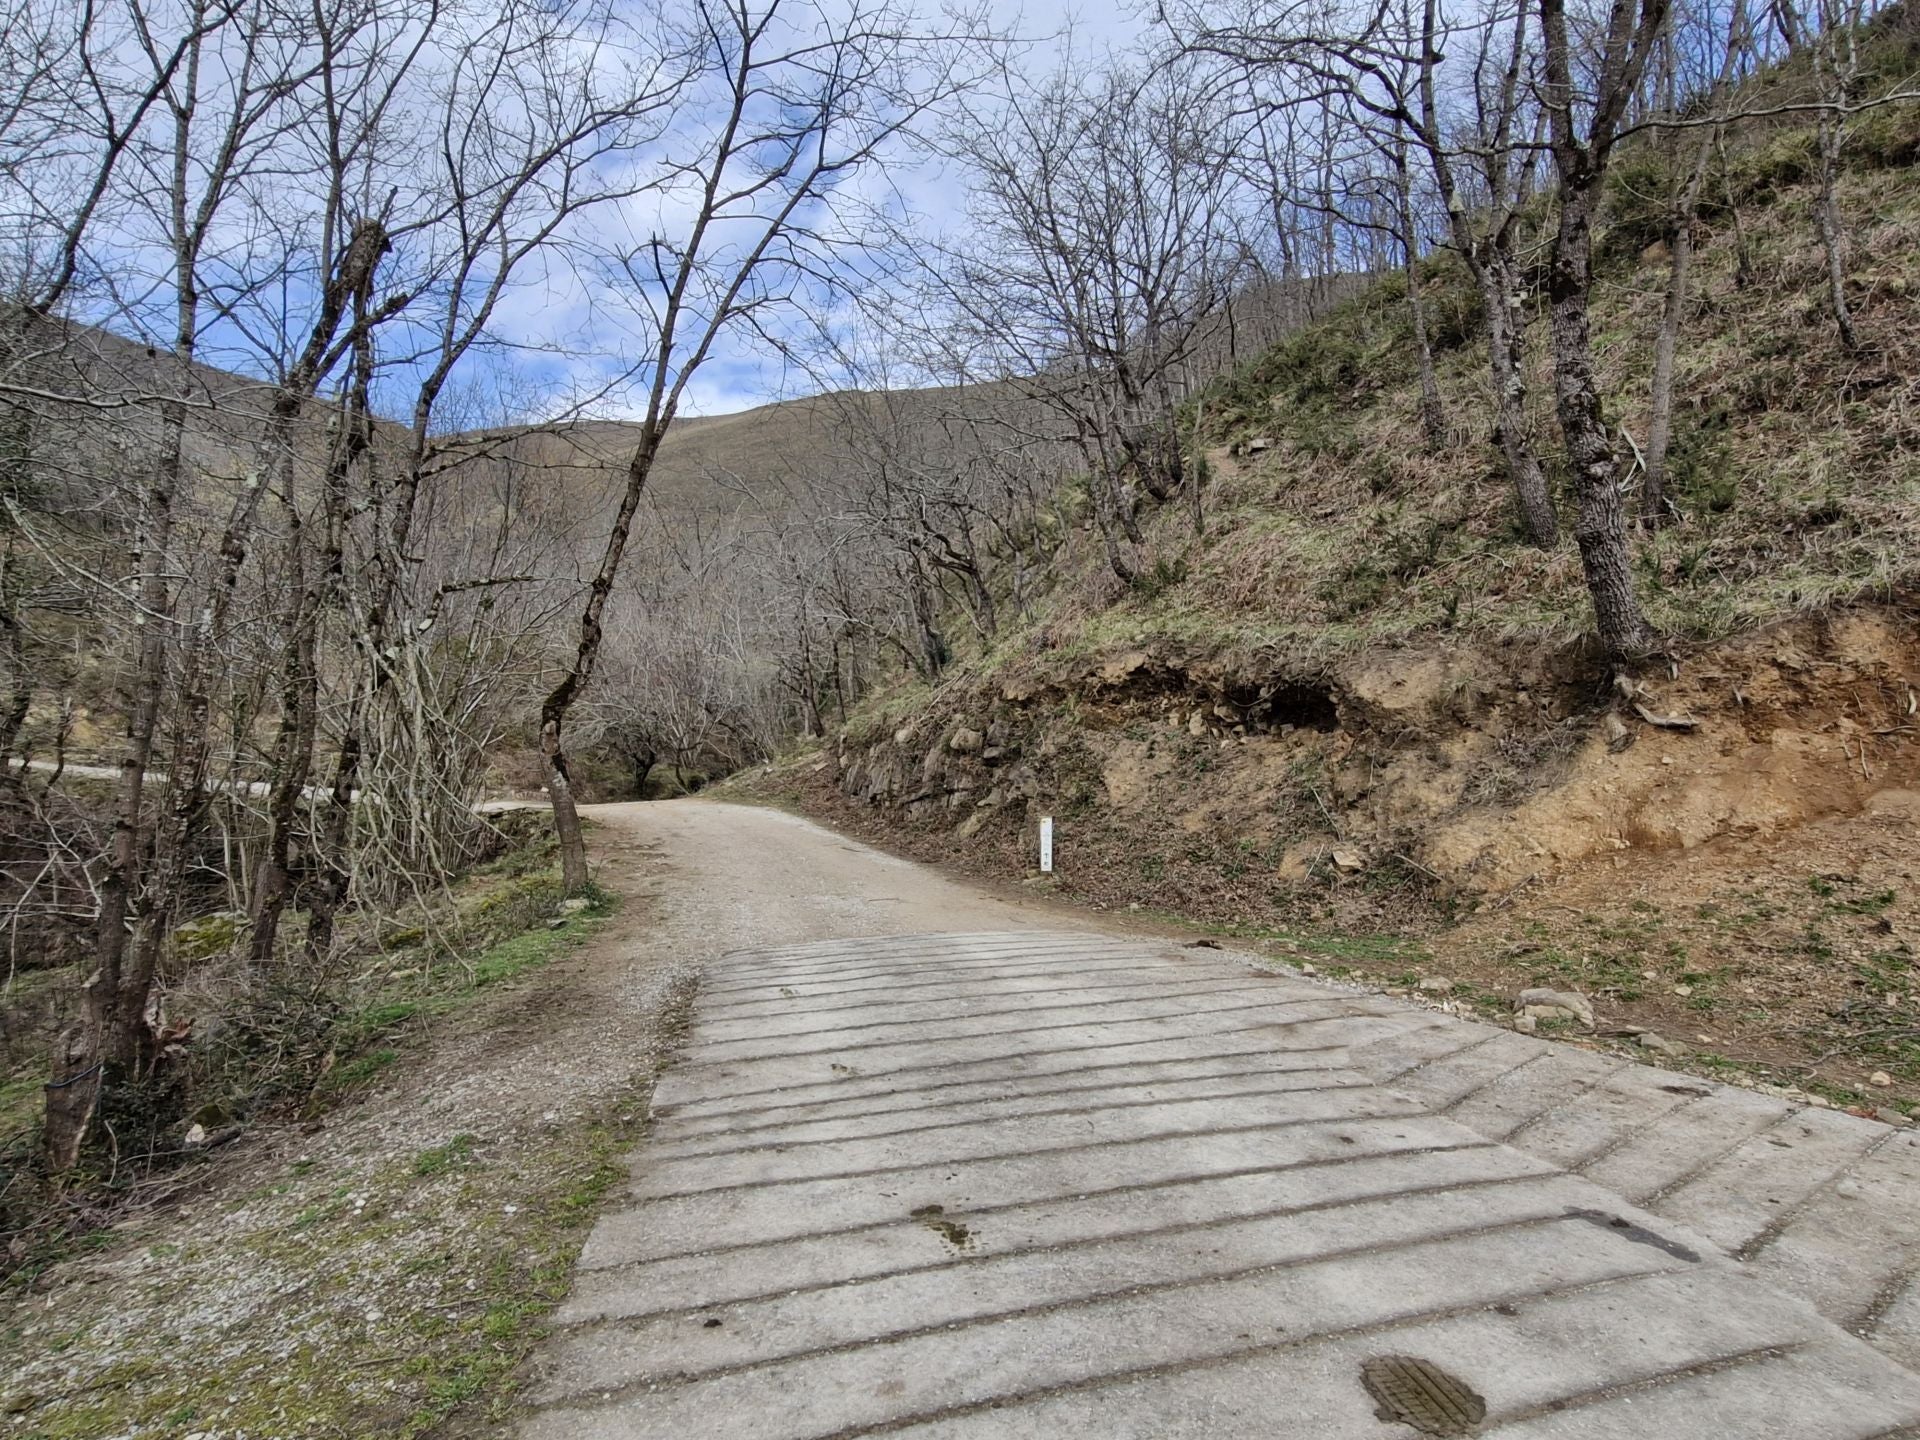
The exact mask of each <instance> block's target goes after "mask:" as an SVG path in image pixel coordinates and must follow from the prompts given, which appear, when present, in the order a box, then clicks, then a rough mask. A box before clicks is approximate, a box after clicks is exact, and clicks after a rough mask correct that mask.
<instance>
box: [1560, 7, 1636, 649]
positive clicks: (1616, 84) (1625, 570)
mask: <svg viewBox="0 0 1920 1440" xmlns="http://www.w3.org/2000/svg"><path fill="white" fill-rule="evenodd" d="M1667 15H1668V5H1667V0H1608V4H1607V7H1606V9H1605V10H1604V11H1603V12H1602V14H1601V15H1600V17H1599V20H1598V26H1597V30H1598V34H1597V38H1596V42H1595V45H1594V47H1593V51H1592V53H1591V54H1588V53H1587V52H1585V51H1577V50H1576V48H1575V40H1574V36H1573V31H1572V27H1571V25H1570V23H1569V20H1568V16H1567V11H1566V4H1565V0H1540V19H1541V27H1542V31H1543V35H1544V40H1545V53H1544V57H1543V69H1544V76H1545V87H1544V90H1543V104H1544V106H1545V108H1546V112H1547V115H1548V119H1549V125H1550V135H1551V148H1552V153H1553V163H1554V170H1555V172H1556V174H1557V176H1558V181H1559V183H1558V187H1557V198H1558V201H1559V219H1558V225H1557V228H1556V230H1555V233H1554V242H1553V259H1552V264H1551V267H1550V269H1549V272H1548V282H1547V293H1548V300H1549V303H1550V305H1551V308H1552V325H1553V362H1554V394H1555V399H1556V401H1557V403H1558V409H1559V414H1560V429H1561V433H1562V434H1563V435H1564V436H1565V437H1566V442H1567V461H1568V467H1569V469H1570V470H1571V471H1572V475H1573V489H1574V498H1575V503H1576V505H1577V512H1576V519H1575V522H1574V539H1575V540H1576V541H1577V542H1578V543H1579V546H1580V560H1581V564H1582V566H1583V567H1584V569H1585V571H1586V577H1587V590H1588V593H1589V594H1590V595H1591V597H1592V599H1593V613H1594V621H1595V624H1596V627H1597V629H1598V631H1599V636H1600V643H1601V645H1602V646H1603V647H1604V648H1605V649H1606V651H1607V653H1608V654H1610V655H1614V656H1618V657H1621V658H1623V659H1632V658H1637V657H1640V656H1644V655H1646V654H1647V653H1649V652H1650V651H1651V650H1652V649H1653V648H1654V646H1655V645H1656V644H1657V643H1658V642H1657V637H1656V636H1655V634H1654V632H1653V627H1652V626H1651V625H1649V624H1648V623H1647V619H1646V615H1645V613H1644V612H1643V611H1642V610H1641V608H1640V600H1639V597H1638V595H1637V594H1636V593H1635V590H1634V584H1633V572H1632V568H1631V560H1632V556H1631V551H1630V549H1629V545H1628V540H1627V525H1626V512H1625V507H1624V505H1623V503H1622V500H1621V495H1620V466H1619V461H1618V457H1617V456H1616V455H1615V453H1614V447H1613V438H1612V435H1611V432H1610V431H1609V430H1608V427H1607V421H1606V416H1605V413H1604V411H1603V408H1602V403H1601V397H1600V389H1599V385H1598V384H1597V382H1596V381H1595V379H1594V373H1593V346H1592V340H1591V327H1590V322H1589V319H1588V313H1589V309H1590V307H1591V304H1592V299H1593V225H1594V217H1595V214H1596V212H1597V211H1598V209H1599V206H1600V200H1601V195H1602V186H1603V185H1604V183H1605V181H1606V177H1607V167H1608V164H1609V162H1610V161H1611V160H1612V158H1613V153H1614V144H1615V142H1616V141H1617V140H1618V139H1619V137H1620V132H1621V129H1622V127H1623V125H1624V124H1625V122H1626V119H1627V116H1628V109H1629V106H1630V105H1631V104H1632V103H1633V101H1634V98H1635V96H1636V94H1637V92H1638V91H1639V88H1640V81H1641V77H1642V76H1643V75H1644V73H1645V71H1646V67H1647V62H1648V60H1649V58H1650V57H1651V56H1652V54H1653V52H1654V49H1655V46H1656V45H1657V44H1658V42H1659V39H1660V35H1661V32H1662V30H1663V28H1664V27H1665V25H1666V23H1667ZM1583 61H1585V62H1587V63H1584V64H1583V63H1582V62H1583ZM1576 66H1578V67H1580V69H1581V70H1582V71H1583V72H1584V73H1586V74H1587V75H1588V76H1590V79H1589V81H1588V84H1589V86H1590V89H1589V90H1587V91H1586V92H1584V93H1583V91H1582V90H1581V89H1580V88H1579V87H1578V86H1577V84H1576V80H1575V74H1576Z"/></svg>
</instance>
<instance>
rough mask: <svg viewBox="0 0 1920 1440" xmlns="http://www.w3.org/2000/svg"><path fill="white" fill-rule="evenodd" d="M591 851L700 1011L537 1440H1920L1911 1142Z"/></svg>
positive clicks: (876, 866) (891, 868)
mask: <svg viewBox="0 0 1920 1440" xmlns="http://www.w3.org/2000/svg"><path fill="white" fill-rule="evenodd" d="M598 815H599V818H600V820H601V822H602V823H603V824H608V825H612V826H617V827H620V828H622V829H624V830H626V831H628V832H629V833H631V834H633V835H634V836H635V838H638V839H640V840H642V841H643V842H651V843H657V845H658V846H659V847H660V853H661V854H662V855H663V856H664V857H665V859H666V860H667V862H668V865H669V870H668V873H667V876H666V879H665V880H664V882H663V884H662V890H661V894H660V896H659V902H660V904H659V909H660V919H659V921H658V923H659V924H660V925H661V926H662V927H664V928H663V929H662V930H661V931H660V932H658V933H657V934H656V935H655V936H654V937H653V939H654V940H655V941H656V942H662V943H670V944H675V945H679V946H682V947H684V948H685V950H686V951H687V953H688V956H689V958H691V959H696V960H698V961H700V962H702V963H703V965H704V976H703V980H702V983H701V988H700V993H699V996H698V999H697V1002H696V1006H695V1012H694V1018H693V1022H692V1025H691V1030H690V1033H689V1034H688V1035H687V1037H686V1038H685V1042H684V1045H683V1047H682V1049H681V1053H680V1058H679V1060H678V1062H677V1063H676V1064H674V1065H673V1067H672V1068H670V1069H669V1070H668V1071H667V1073H666V1075H665V1076H664V1077H663V1078H662V1080H661V1082H660V1084H659V1087H658V1090H657V1093H656V1097H655V1109H656V1115H657V1124H656V1127H655V1133H654V1137H653V1139H652V1140H651V1141H650V1142H649V1143H648V1144H647V1145H646V1146H645V1147H643V1149H642V1150H641V1151H640V1152H639V1153H637V1154H635V1155H634V1156H633V1162H632V1170H633V1177H634V1178H633V1183H632V1187H631V1189H630V1192H629V1193H628V1194H627V1195H626V1196H625V1197H624V1198H623V1199H622V1200H621V1201H620V1202H619V1203H617V1204H616V1205H615V1206H614V1208H613V1209H612V1210H611V1212H610V1213H608V1214H607V1215H606V1216H604V1218H603V1219H602V1220H601V1222H600V1224H599V1226H598V1228H597V1229H596V1231H595V1232H594V1235H593V1237H592V1239H591V1241H590V1242H589V1244H588V1246H587V1248H586V1251H585V1253H584V1255H583V1256H582V1260H581V1269H580V1273H579V1277H578V1281H577V1284H576V1287H575V1291H574V1294H573V1297H572V1299H571V1300H570V1301H569V1302H568V1305H567V1307H566V1308H565V1310H564V1311H563V1313H562V1315H561V1320H562V1328H561V1329H560V1331H559V1333H558V1334H557V1335H556V1336H555V1337H554V1339H553V1340H552V1341H551V1342H550V1343H549V1345H548V1346H547V1349H546V1351H545V1353H544V1354H543V1356H542V1359H541V1364H540V1373H539V1375H538V1377H537V1379H536V1382H535V1384H536V1397H537V1399H538V1402H539V1408H538V1410H537V1411H536V1413H534V1414H533V1415H532V1416H531V1417H530V1418H529V1419H528V1420H527V1421H526V1423H525V1424H524V1426H523V1429H522V1432H521V1433H522V1435H523V1436H524V1437H525V1440H550V1437H551V1440H560V1437H566V1440H595V1437H609V1440H611V1437H634V1440H639V1437H655V1436H658V1437H675V1440H692V1437H708V1436H710V1437H716V1440H755V1437H766V1440H774V1437H783V1440H785V1437H803V1436H804V1437H827V1436H834V1437H838V1436H852V1435H878V1434H885V1435H910V1436H914V1437H922V1440H935V1437H939V1440H946V1437H968V1440H976V1437H977V1440H986V1437H1016V1436H1018V1437H1027V1436H1033V1437H1040V1436H1047V1437H1052V1436H1088V1437H1092V1436H1099V1437H1102V1440H1117V1437H1127V1440H1167V1437H1201V1436H1204V1437H1209V1440H1232V1437H1240V1436H1247V1437H1254V1436H1258V1437H1261V1440H1273V1437H1298V1440H1343V1437H1349V1436H1351V1437H1368V1440H1412V1437H1415V1436H1419V1435H1423V1434H1425V1435H1447V1434H1497V1435H1502V1436H1508V1437H1514V1440H1519V1437H1547V1436H1553V1437H1595V1440H1598V1437H1616V1436H1617V1437H1622V1440H1625V1437H1629V1436H1630V1437H1633V1440H1656V1437H1673V1440H1681V1437H1686V1440H1694V1437H1716V1440H1718V1437H1725V1440H1770V1437H1778V1440H1815V1437H1849V1440H1866V1437H1889V1440H1890V1437H1894V1436H1902V1437H1906V1436H1920V1374H1916V1373H1915V1370H1914V1369H1912V1368H1910V1367H1912V1366H1914V1365H1916V1364H1920V1293H1916V1286H1915V1281H1914V1264H1915V1261H1916V1250H1915V1244H1916V1240H1915V1234H1914V1231H1915V1228H1916V1227H1915V1223H1914V1217H1915V1216H1916V1215H1920V1144H1917V1143H1916V1136H1915V1134H1914V1132H1912V1131H1909V1130H1893V1129H1889V1128H1888V1127H1886V1126H1882V1125H1877V1124H1874V1123H1871V1122H1867V1121H1861V1120H1856V1119H1854V1118H1852V1117H1849V1116H1843V1115H1836V1114H1832V1113H1829V1112H1820V1111H1811V1110H1797V1109H1794V1108H1792V1107H1789V1106H1787V1105H1786V1104H1784V1103H1782V1102H1778V1101H1774V1100H1770V1099H1766V1098H1763V1097H1759V1096H1753V1095H1748V1094H1745V1093H1742V1092H1736V1091H1727V1090H1723V1089H1721V1088H1719V1087H1717V1086H1712V1085H1709V1084H1707V1083H1705V1082H1702V1081H1700V1080H1697V1079H1694V1078H1691V1077H1686V1076H1680V1075H1673V1074H1667V1073H1664V1072H1660V1071H1655V1070H1650V1069H1647V1068H1645V1067H1641V1066H1637V1065H1632V1064H1628V1063H1625V1062H1622V1061H1617V1060H1611V1059H1607V1058H1604V1057H1600V1056H1597V1055H1593V1054H1588V1053H1585V1052H1582V1051H1579V1050H1576V1049H1572V1048H1570V1047H1565V1046H1554V1045H1551V1044H1548V1043H1546V1042H1541V1041H1536V1040H1531V1039H1528V1038H1526V1037H1522V1036H1518V1035H1514V1034H1511V1033H1509V1032H1506V1031H1502V1030H1495V1029H1489V1028H1486V1027H1479V1026H1473V1025H1468V1024H1464V1023H1462V1022H1459V1021H1457V1020H1453V1019H1451V1018H1448V1017H1445V1016H1442V1015H1438V1014H1436V1013H1434V1012H1431V1011H1427V1010H1423V1009H1420V1008H1417V1007H1413V1006H1410V1005H1406V1004H1404V1003H1401V1002H1398V1001H1395V1000H1391V999H1388V998H1386V997H1381V996H1374V995H1366V994H1360V993H1356V992H1353V991H1350V990H1344V989H1340V988H1335V987H1331V986H1326V985H1321V984H1317V983H1315V982H1312V981H1309V980H1305V979H1301V978H1299V977H1295V976H1288V975H1275V974H1272V973H1269V972H1265V971H1262V970H1260V969H1259V968H1258V967H1256V966H1255V965H1253V964H1252V963H1251V962H1250V961H1248V960H1246V959H1244V958H1242V957H1237V956H1234V955H1231V954H1226V953H1222V952H1217V951H1207V950H1191V949H1183V948H1181V947H1179V946H1178V945H1177V944H1175V943H1173V942H1167V941H1157V940H1152V939H1142V938H1140V937H1138V936H1124V935H1115V934H1110V933H1105V932H1102V931H1101V930H1099V929H1098V928H1097V927H1096V926H1095V925H1094V924H1092V923H1091V921H1089V922H1088V923H1085V924H1083V925H1081V926H1079V928H1077V929H1076V928H1073V927H1072V926H1071V925H1069V924H1063V922H1062V919H1061V913H1060V912H1058V911H1056V910H1053V909H1051V908H1047V907H1043V906H1041V905H1040V904H1038V903H1029V904H1027V905H1022V904H1019V903H1017V902H1010V901H1006V900H1000V899H996V898H993V897H990V896H986V895H983V894H979V893H976V892H973V891H971V890H968V889H966V888H965V887H962V886H959V885H956V884H953V883H951V882H948V881H946V880H944V879H942V878H940V877H939V876H937V875H934V874H932V873H930V872H928V871H926V870H924V869H921V868H918V867H915V866H912V865H909V864H906V863H904V862H901V861H898V860H893V859H890V858H888V857H885V856H882V855H879V854H877V853H875V852H873V851H871V850H868V849H866V848H865V847H862V846H859V845H856V844H853V843H852V842H850V841H847V840H844V839H841V838H840V837H838V836H835V835H832V834H830V833H828V832H826V831H824V830H821V829H818V828H816V827H814V826H811V825H808V824H806V823H804V822H802V821H799V820H795V819H792V818H790V817H787V816H782V815H778V814H774V813H770V812H766V811H759V810H749V809H741V808H734V807H727V806H721V805H715V804H707V803H700V802H684V803H682V802H676V803H673V804H668V805H650V806H627V807H605V808H603V809H601V810H600V811H599V812H598ZM1849 1332H1851V1333H1849Z"/></svg>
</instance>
